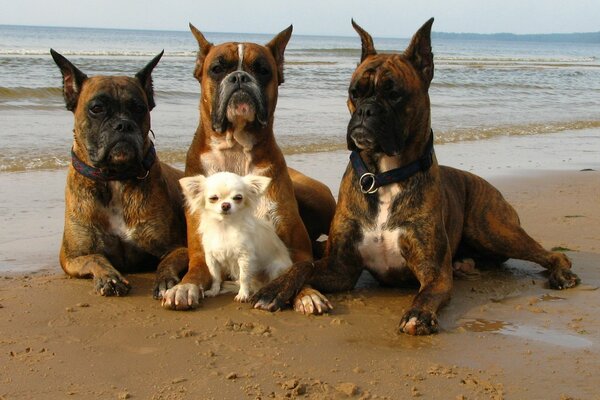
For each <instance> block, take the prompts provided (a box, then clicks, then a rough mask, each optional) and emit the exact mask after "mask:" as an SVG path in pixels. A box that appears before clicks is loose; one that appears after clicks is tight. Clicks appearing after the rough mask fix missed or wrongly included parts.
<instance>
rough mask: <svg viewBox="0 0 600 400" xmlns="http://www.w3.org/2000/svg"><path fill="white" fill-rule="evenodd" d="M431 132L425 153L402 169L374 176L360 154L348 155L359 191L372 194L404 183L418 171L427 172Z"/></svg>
mask: <svg viewBox="0 0 600 400" xmlns="http://www.w3.org/2000/svg"><path fill="white" fill-rule="evenodd" d="M433 154H434V150H433V130H432V131H431V136H430V137H429V141H428V142H427V146H426V147H425V153H424V154H423V155H422V156H421V157H420V158H419V159H417V160H415V161H413V162H411V163H410V164H408V165H405V166H404V167H400V168H395V169H392V170H389V171H386V172H382V173H379V174H374V173H372V172H369V171H368V170H367V166H366V165H365V163H364V161H363V160H362V158H361V156H360V153H359V152H357V151H353V152H352V153H351V154H350V161H351V162H352V167H353V168H354V171H355V172H356V174H357V175H358V177H359V178H358V184H359V186H360V191H361V192H363V193H365V194H373V193H376V192H377V190H379V188H380V187H382V186H385V185H389V184H390V183H395V182H401V181H404V180H406V179H408V178H410V177H411V176H413V175H414V174H416V173H417V172H419V171H427V170H428V169H429V168H430V167H431V165H432V164H433Z"/></svg>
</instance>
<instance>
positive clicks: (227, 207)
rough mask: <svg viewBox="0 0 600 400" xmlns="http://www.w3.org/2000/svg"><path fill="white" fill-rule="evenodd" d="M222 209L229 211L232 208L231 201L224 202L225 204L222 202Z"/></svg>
mask: <svg viewBox="0 0 600 400" xmlns="http://www.w3.org/2000/svg"><path fill="white" fill-rule="evenodd" d="M221 210H223V211H229V210H231V203H223V204H221Z"/></svg>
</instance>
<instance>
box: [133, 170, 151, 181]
mask: <svg viewBox="0 0 600 400" xmlns="http://www.w3.org/2000/svg"><path fill="white" fill-rule="evenodd" d="M148 175H150V170H147V171H146V175H144V176H136V179H138V180H140V181H143V180H144V179H146V178H147V177H148Z"/></svg>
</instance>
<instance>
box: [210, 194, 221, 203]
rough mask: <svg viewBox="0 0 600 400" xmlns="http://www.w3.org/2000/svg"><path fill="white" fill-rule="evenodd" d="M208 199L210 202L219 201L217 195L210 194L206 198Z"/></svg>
mask: <svg viewBox="0 0 600 400" xmlns="http://www.w3.org/2000/svg"><path fill="white" fill-rule="evenodd" d="M208 201H210V202H211V203H216V202H217V201H219V196H216V195H212V196H210V197H209V198H208Z"/></svg>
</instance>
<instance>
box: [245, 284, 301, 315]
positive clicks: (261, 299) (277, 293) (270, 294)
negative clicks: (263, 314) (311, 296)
mask: <svg viewBox="0 0 600 400" xmlns="http://www.w3.org/2000/svg"><path fill="white" fill-rule="evenodd" d="M285 278H286V275H282V276H280V277H279V278H277V279H274V280H273V281H271V282H270V283H268V284H267V285H265V286H263V287H262V288H261V289H260V290H259V291H258V292H256V293H254V295H253V296H252V297H251V298H250V302H251V303H252V304H254V308H257V309H260V310H266V311H271V312H273V311H279V310H281V309H283V308H285V307H286V306H287V305H288V304H289V301H290V299H291V298H292V297H294V294H295V293H296V292H297V290H296V288H295V287H294V286H293V285H292V282H290V281H286V280H285ZM298 289H299V288H298Z"/></svg>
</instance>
